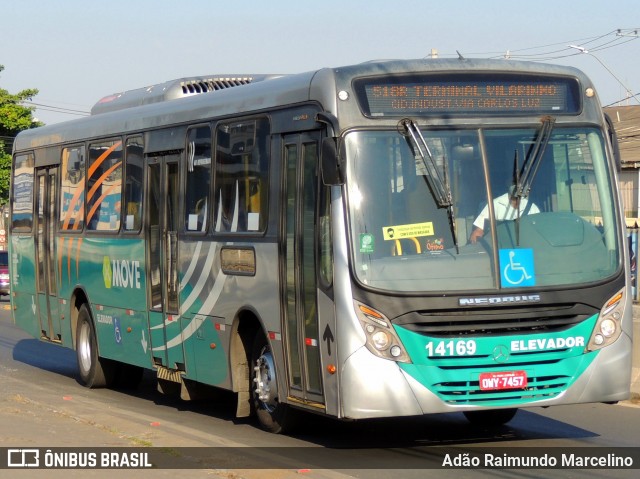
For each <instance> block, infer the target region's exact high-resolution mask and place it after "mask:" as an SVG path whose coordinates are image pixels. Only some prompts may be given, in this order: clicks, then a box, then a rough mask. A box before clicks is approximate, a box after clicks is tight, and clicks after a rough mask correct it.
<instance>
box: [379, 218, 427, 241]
mask: <svg viewBox="0 0 640 479" xmlns="http://www.w3.org/2000/svg"><path fill="white" fill-rule="evenodd" d="M433 235H434V232H433V222H431V221H427V222H425V223H413V224H407V225H393V226H383V227H382V236H383V238H384V240H385V241H392V240H397V239H403V238H416V237H418V236H433Z"/></svg>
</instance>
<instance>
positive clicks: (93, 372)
mask: <svg viewBox="0 0 640 479" xmlns="http://www.w3.org/2000/svg"><path fill="white" fill-rule="evenodd" d="M76 357H77V358H78V370H79V372H80V381H81V382H82V383H83V384H84V385H85V386H86V387H88V388H92V389H93V388H102V387H107V386H110V385H111V384H113V380H114V377H115V373H116V364H115V363H114V362H113V361H110V360H108V359H104V358H101V357H100V356H99V355H98V342H97V340H96V332H95V328H94V326H93V321H92V320H91V313H89V309H88V308H87V305H86V304H83V305H82V306H81V307H80V311H79V312H78V325H77V328H76Z"/></svg>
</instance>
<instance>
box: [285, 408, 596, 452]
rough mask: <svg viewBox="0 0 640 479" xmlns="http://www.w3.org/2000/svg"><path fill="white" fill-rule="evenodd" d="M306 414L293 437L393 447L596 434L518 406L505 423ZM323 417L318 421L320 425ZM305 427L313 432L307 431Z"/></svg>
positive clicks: (458, 416) (459, 417) (451, 416)
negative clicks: (489, 424)
mask: <svg viewBox="0 0 640 479" xmlns="http://www.w3.org/2000/svg"><path fill="white" fill-rule="evenodd" d="M307 416H309V418H308V421H305V425H304V431H305V432H302V431H301V432H299V433H298V434H296V433H294V434H292V435H293V436H294V437H297V438H299V439H303V440H305V441H309V442H312V443H315V444H318V445H322V446H325V447H338V448H355V449H360V448H394V447H402V448H406V447H419V446H443V445H446V446H455V445H463V444H471V443H473V444H487V443H493V444H494V445H497V446H499V445H500V443H507V442H508V443H509V444H510V445H511V446H512V445H513V444H514V442H516V443H519V442H520V441H522V442H523V443H522V445H523V446H526V445H527V444H526V442H527V441H534V440H540V439H584V438H592V437H597V436H598V434H597V433H594V432H593V431H589V430H587V429H583V428H581V427H578V426H575V425H573V424H570V423H567V422H564V421H559V420H556V419H552V418H549V417H546V416H543V415H541V414H538V413H536V412H535V409H533V410H524V409H523V410H520V411H518V414H517V415H516V417H515V418H514V419H513V420H512V421H511V422H509V423H508V424H506V425H503V426H498V427H480V426H474V425H472V424H471V423H469V422H468V421H467V420H466V418H465V417H464V415H463V414H462V413H446V414H432V415H426V416H419V417H402V418H393V419H374V420H362V421H356V422H340V421H337V420H330V419H327V418H322V417H317V416H310V415H305V417H307ZM320 422H322V424H320ZM309 431H313V434H310V433H309Z"/></svg>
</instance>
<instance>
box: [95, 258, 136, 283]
mask: <svg viewBox="0 0 640 479" xmlns="http://www.w3.org/2000/svg"><path fill="white" fill-rule="evenodd" d="M102 276H103V278H104V286H105V288H107V289H110V288H112V287H114V286H118V287H121V288H135V289H140V287H141V286H140V261H129V260H127V259H120V260H119V259H114V260H111V259H110V258H109V257H108V256H105V257H104V260H103V262H102Z"/></svg>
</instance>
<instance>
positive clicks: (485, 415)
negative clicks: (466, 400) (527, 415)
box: [464, 408, 518, 427]
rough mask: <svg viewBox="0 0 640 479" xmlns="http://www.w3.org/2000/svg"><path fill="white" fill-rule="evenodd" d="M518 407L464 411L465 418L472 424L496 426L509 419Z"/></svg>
mask: <svg viewBox="0 0 640 479" xmlns="http://www.w3.org/2000/svg"><path fill="white" fill-rule="evenodd" d="M517 412H518V409H516V408H513V409H492V410H488V411H465V412H464V415H465V417H466V418H467V420H468V421H469V422H470V423H471V424H473V425H474V426H482V427H498V426H502V425H504V424H506V423H508V422H509V421H511V420H512V419H513V418H514V416H515V415H516V413H517Z"/></svg>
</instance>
